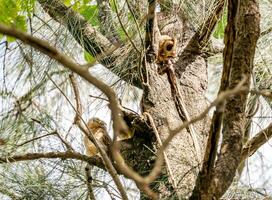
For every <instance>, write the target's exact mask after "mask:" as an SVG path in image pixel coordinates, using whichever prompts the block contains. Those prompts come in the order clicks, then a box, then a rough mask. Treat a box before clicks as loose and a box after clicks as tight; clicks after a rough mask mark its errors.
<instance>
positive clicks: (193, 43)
mask: <svg viewBox="0 0 272 200" xmlns="http://www.w3.org/2000/svg"><path fill="white" fill-rule="evenodd" d="M224 4H225V1H224V0H216V1H215V2H214V4H213V5H212V6H211V7H212V8H214V9H212V11H211V13H210V15H209V16H208V18H207V19H206V20H205V21H204V22H203V24H201V25H200V26H199V28H198V29H197V31H196V33H195V34H194V35H193V37H192V38H191V39H190V41H189V43H188V44H187V46H186V47H185V49H184V51H183V53H186V54H188V53H190V54H194V53H200V52H201V50H202V48H203V47H205V46H206V45H207V43H208V40H209V39H210V36H211V34H212V32H213V30H214V27H215V25H216V24H217V22H218V20H219V19H220V17H221V15H222V11H223V8H224Z"/></svg>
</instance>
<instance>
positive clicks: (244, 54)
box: [191, 0, 260, 199]
mask: <svg viewBox="0 0 272 200" xmlns="http://www.w3.org/2000/svg"><path fill="white" fill-rule="evenodd" d="M228 12H229V15H228V27H229V29H228V28H227V29H226V34H225V41H226V47H225V51H224V53H225V54H224V55H225V56H224V63H225V65H224V67H225V66H227V67H226V68H227V69H228V70H229V73H228V75H227V76H225V77H223V79H222V80H225V82H224V81H222V83H221V87H222V85H223V86H225V87H227V88H234V87H235V86H236V85H237V84H238V83H239V82H240V81H242V80H243V79H245V82H244V85H243V87H244V88H245V89H246V90H249V88H250V75H251V74H252V70H253V58H254V54H255V48H256V43H257V39H258V37H259V34H260V28H259V23H260V14H259V8H258V3H257V2H256V1H255V0H246V1H233V0H230V1H228ZM230 27H231V28H230ZM246 102H247V94H246V93H241V94H238V95H234V96H233V97H231V98H230V99H229V100H227V101H226V104H225V107H223V109H224V110H223V112H224V114H223V116H222V115H221V116H220V117H219V118H218V119H220V121H221V120H222V144H221V149H220V152H219V156H218V158H217V161H216V163H215V166H213V163H214V160H215V158H214V157H213V161H212V163H211V166H209V167H208V169H207V171H208V172H205V171H203V170H202V172H204V178H203V177H201V176H203V173H200V177H199V182H198V185H197V187H196V188H195V189H194V191H193V195H192V196H191V199H219V198H220V197H221V196H222V195H223V194H224V193H225V191H226V190H227V188H228V187H229V186H230V184H231V183H232V181H233V178H234V176H235V173H236V170H237V168H238V166H239V164H240V162H241V153H242V147H243V143H242V142H243V135H244V131H245V126H246V123H245V122H246V118H245V117H246V116H245V108H246ZM221 108H222V107H221ZM220 127H221V124H219V127H218V128H219V129H220ZM212 145H217V144H212ZM213 151H214V150H213ZM210 154H212V152H211V153H210ZM213 154H214V153H213ZM203 166H204V170H205V163H204V165H203ZM205 173H206V174H205ZM204 180H205V183H204Z"/></svg>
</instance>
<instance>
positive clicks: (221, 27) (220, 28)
mask: <svg viewBox="0 0 272 200" xmlns="http://www.w3.org/2000/svg"><path fill="white" fill-rule="evenodd" d="M226 25H227V13H226V12H225V13H224V14H223V16H222V18H221V19H220V21H219V22H218V23H217V25H216V27H215V31H214V33H213V36H214V37H215V38H217V39H222V38H224V33H225V28H226Z"/></svg>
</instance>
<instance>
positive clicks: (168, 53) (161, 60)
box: [157, 35, 177, 64]
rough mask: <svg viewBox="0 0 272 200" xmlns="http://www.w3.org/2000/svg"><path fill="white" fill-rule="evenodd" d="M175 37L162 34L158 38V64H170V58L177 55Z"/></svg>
mask: <svg viewBox="0 0 272 200" xmlns="http://www.w3.org/2000/svg"><path fill="white" fill-rule="evenodd" d="M176 49H177V39H176V38H172V37H170V36H168V35H162V36H161V37H160V39H159V51H158V56H157V63H158V64H170V60H171V59H173V58H175V57H176V56H177V50H176Z"/></svg>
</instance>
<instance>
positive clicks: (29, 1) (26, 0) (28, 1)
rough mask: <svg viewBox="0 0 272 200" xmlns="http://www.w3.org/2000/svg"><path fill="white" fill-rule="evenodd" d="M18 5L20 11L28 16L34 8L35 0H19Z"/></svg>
mask: <svg viewBox="0 0 272 200" xmlns="http://www.w3.org/2000/svg"><path fill="white" fill-rule="evenodd" d="M20 7H21V10H22V11H25V12H27V15H28V16H32V14H33V12H34V8H35V0H21V1H20Z"/></svg>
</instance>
